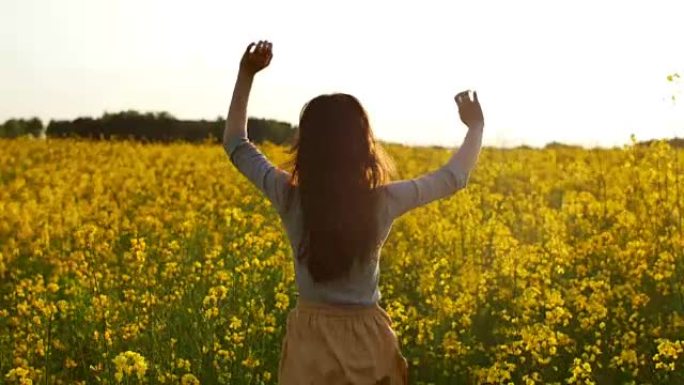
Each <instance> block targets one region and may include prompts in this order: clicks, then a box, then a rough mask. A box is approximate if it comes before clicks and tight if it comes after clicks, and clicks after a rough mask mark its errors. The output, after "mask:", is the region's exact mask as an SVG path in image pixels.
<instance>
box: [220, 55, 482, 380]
mask: <svg viewBox="0 0 684 385" xmlns="http://www.w3.org/2000/svg"><path fill="white" fill-rule="evenodd" d="M272 56H273V55H272V44H271V43H270V42H268V41H259V42H258V44H255V43H251V44H249V46H248V47H247V50H246V51H245V53H244V55H243V57H242V59H241V61H240V70H239V73H238V77H237V81H236V84H235V89H234V92H233V98H232V101H231V105H230V109H229V112H228V119H227V121H226V128H225V132H224V137H223V145H224V148H225V151H226V153H227V155H228V157H229V158H230V160H231V162H232V163H233V164H234V165H235V167H237V169H238V170H239V171H240V172H241V173H242V174H243V175H245V176H246V177H247V178H248V179H249V180H250V181H251V182H252V183H253V184H254V185H255V186H257V187H258V188H259V190H260V191H261V192H262V193H263V194H265V195H266V197H267V198H268V200H269V201H270V202H271V203H272V204H273V205H274V206H275V208H276V209H277V211H278V213H279V215H280V217H281V219H282V222H283V224H284V227H285V230H286V232H287V235H288V238H289V240H290V244H291V246H292V250H293V254H294V256H295V258H294V264H295V272H296V284H297V289H298V292H299V298H298V300H297V305H296V307H295V308H294V309H293V310H292V311H291V312H290V313H289V315H288V319H287V331H286V335H285V338H284V341H283V347H282V352H281V359H280V367H279V373H278V375H279V377H278V381H279V383H280V384H288V385H289V384H297V385H301V384H329V385H332V384H406V383H407V381H408V380H407V378H408V376H407V363H406V360H405V359H404V357H403V356H402V355H401V352H400V350H399V344H398V340H397V338H396V335H395V333H394V331H393V330H392V327H391V320H390V318H389V316H388V315H387V313H386V312H385V311H384V310H383V309H382V308H381V307H380V306H379V305H378V301H379V299H380V292H379V290H378V279H379V270H378V260H379V255H380V249H381V247H382V244H383V243H384V241H385V240H386V239H387V236H388V234H389V231H390V227H391V225H392V222H393V221H394V219H396V218H397V217H399V216H401V215H402V214H404V213H405V212H407V211H409V210H411V209H413V208H415V207H419V206H422V205H424V204H427V203H429V202H432V201H434V200H436V199H440V198H445V197H449V196H451V195H452V194H454V193H455V192H456V191H458V190H460V189H462V188H464V187H466V183H467V181H468V177H469V174H470V171H471V169H472V168H473V167H474V165H475V163H476V161H477V158H478V154H479V152H480V147H481V143H482V131H483V127H484V119H483V115H482V110H481V108H480V104H479V101H478V99H477V93H474V94H473V97H474V98H473V99H472V100H471V98H470V94H469V92H468V91H465V92H461V93H459V94H458V95H456V97H455V99H456V103H457V105H458V108H459V113H460V117H461V120H462V121H463V123H465V124H466V125H467V126H468V133H467V134H466V136H465V139H464V141H463V145H462V146H461V147H460V148H459V150H458V151H456V152H455V153H454V154H453V155H452V156H451V158H450V159H449V161H448V162H447V163H446V164H445V165H443V166H442V167H440V168H439V169H437V170H435V171H433V172H431V173H428V174H425V175H422V176H420V177H418V178H414V179H410V180H402V181H395V182H389V175H390V173H391V167H390V162H389V159H388V158H387V157H386V156H385V155H384V152H383V151H382V148H381V147H380V145H379V144H378V143H376V142H375V139H374V137H373V133H372V131H371V127H370V124H369V121H368V116H367V114H366V112H365V110H364V109H363V107H362V106H361V104H360V103H359V102H358V100H357V99H356V98H354V97H353V96H351V95H347V94H331V95H321V96H318V97H316V98H314V99H312V100H311V101H310V102H308V103H307V104H306V105H305V106H304V109H303V110H302V112H301V115H300V122H299V134H298V137H297V139H296V143H295V145H294V146H293V147H292V150H293V153H294V154H295V155H294V158H293V160H292V161H293V164H294V168H293V171H292V173H288V172H287V171H285V170H282V169H280V168H277V167H275V166H274V165H273V164H272V163H271V162H270V161H269V160H268V159H267V158H266V157H265V156H264V155H263V154H262V153H261V152H260V151H259V150H258V149H257V148H256V147H255V146H254V145H253V144H252V143H251V142H250V141H249V139H248V138H247V130H246V122H247V101H248V98H249V92H250V89H251V86H252V81H253V79H254V75H255V74H256V73H257V72H259V71H260V70H262V69H264V68H266V67H267V66H268V65H269V63H270V62H271V58H272Z"/></svg>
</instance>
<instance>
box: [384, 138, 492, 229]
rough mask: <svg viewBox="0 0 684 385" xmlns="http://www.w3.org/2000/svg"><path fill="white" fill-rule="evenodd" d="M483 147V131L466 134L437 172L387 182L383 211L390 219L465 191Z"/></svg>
mask: <svg viewBox="0 0 684 385" xmlns="http://www.w3.org/2000/svg"><path fill="white" fill-rule="evenodd" d="M481 145H482V130H469V131H468V134H466V137H465V139H464V140H463V144H462V145H461V147H460V148H459V149H458V151H456V152H455V153H454V154H453V155H452V156H451V158H450V159H449V161H448V162H447V163H446V164H445V165H443V166H442V167H440V168H439V169H437V170H435V171H432V172H430V173H427V174H424V175H421V176H419V177H417V178H413V179H406V180H400V181H394V182H390V183H388V184H386V185H384V186H382V189H384V192H385V202H386V210H387V213H388V215H389V217H390V218H392V219H394V218H397V217H399V216H401V215H403V214H404V213H406V212H407V211H409V210H411V209H414V208H416V207H420V206H423V205H425V204H427V203H430V202H432V201H434V200H437V199H441V198H445V197H448V196H450V195H452V194H454V193H455V192H457V191H459V190H461V189H463V188H465V187H466V185H467V183H468V179H469V176H470V171H471V170H472V168H473V167H474V166H475V163H476V162H477V158H478V155H479V153H480V147H481Z"/></svg>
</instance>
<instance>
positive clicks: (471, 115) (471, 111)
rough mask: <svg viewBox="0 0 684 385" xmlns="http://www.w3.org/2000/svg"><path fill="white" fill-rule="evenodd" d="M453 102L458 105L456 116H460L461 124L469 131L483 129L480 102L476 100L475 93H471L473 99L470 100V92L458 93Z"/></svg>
mask: <svg viewBox="0 0 684 385" xmlns="http://www.w3.org/2000/svg"><path fill="white" fill-rule="evenodd" d="M454 100H456V105H458V114H459V115H460V116H461V121H462V122H463V124H465V125H466V126H468V128H470V129H473V128H476V129H480V130H481V129H482V128H484V116H483V115H482V107H480V101H479V100H478V99H477V92H473V99H471V98H470V90H467V91H463V92H459V93H458V94H457V95H456V96H455V97H454Z"/></svg>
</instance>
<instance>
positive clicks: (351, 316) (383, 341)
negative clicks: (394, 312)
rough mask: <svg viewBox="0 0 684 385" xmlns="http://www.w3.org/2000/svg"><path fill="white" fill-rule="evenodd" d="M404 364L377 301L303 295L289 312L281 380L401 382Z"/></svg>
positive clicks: (333, 384) (286, 384) (365, 384)
mask: <svg viewBox="0 0 684 385" xmlns="http://www.w3.org/2000/svg"><path fill="white" fill-rule="evenodd" d="M407 383H408V366H407V362H406V360H405V359H404V357H403V356H402V355H401V352H400V350H399V343H398V340H397V337H396V334H395V333H394V331H393V330H392V321H391V320H390V317H389V315H387V313H386V312H385V311H384V310H383V309H382V308H381V307H380V306H379V305H372V306H356V305H341V306H338V305H329V304H321V303H312V302H308V301H305V300H302V299H301V298H300V299H299V300H298V301H297V306H296V307H295V308H294V309H292V310H291V311H290V313H289V315H288V317H287V331H286V333H285V338H284V340H283V347H282V352H281V356H280V367H279V369H278V384H280V385H295V384H296V385H310V384H316V385H319V384H320V385H323V384H324V385H338V384H339V385H350V384H353V385H376V384H381V385H404V384H407Z"/></svg>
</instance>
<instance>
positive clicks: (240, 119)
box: [223, 41, 289, 211]
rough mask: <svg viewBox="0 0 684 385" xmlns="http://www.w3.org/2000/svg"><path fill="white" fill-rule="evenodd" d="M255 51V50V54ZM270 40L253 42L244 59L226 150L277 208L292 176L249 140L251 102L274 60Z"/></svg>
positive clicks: (226, 134)
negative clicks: (256, 83)
mask: <svg viewBox="0 0 684 385" xmlns="http://www.w3.org/2000/svg"><path fill="white" fill-rule="evenodd" d="M252 48H255V49H254V50H253V51H252ZM271 49H272V44H271V43H270V42H268V41H259V43H258V44H256V47H255V44H254V43H251V44H249V46H247V50H246V51H245V53H244V55H243V56H242V60H240V69H239V71H238V76H237V80H236V81H235V89H234V90H233V98H232V99H231V102H230V108H229V109H228V118H227V119H226V127H225V129H224V131H223V148H224V150H225V151H226V154H227V155H228V158H229V159H230V161H231V162H232V163H233V164H234V165H235V167H236V168H237V169H238V170H239V171H240V172H241V173H242V174H243V175H245V176H246V177H247V179H249V180H250V181H251V182H252V183H253V184H254V185H255V186H256V187H257V188H259V190H260V191H261V192H263V193H264V194H265V195H266V197H267V198H268V199H269V201H271V203H273V205H274V206H275V207H276V209H278V211H280V210H281V209H282V208H283V202H284V193H285V188H286V186H287V181H288V179H289V174H288V173H287V172H285V171H284V170H281V169H279V168H277V167H275V166H274V165H273V164H272V163H271V162H270V161H269V160H268V159H267V158H266V156H264V154H263V153H261V151H259V150H258V149H257V148H256V147H255V146H254V144H253V143H252V142H250V140H249V138H248V137H247V102H248V100H249V93H250V91H251V89H252V82H253V80H254V76H255V75H256V73H257V72H259V71H261V70H262V69H264V68H266V67H267V66H268V65H269V63H270V62H271V58H272V57H273V53H272V50H271Z"/></svg>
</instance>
